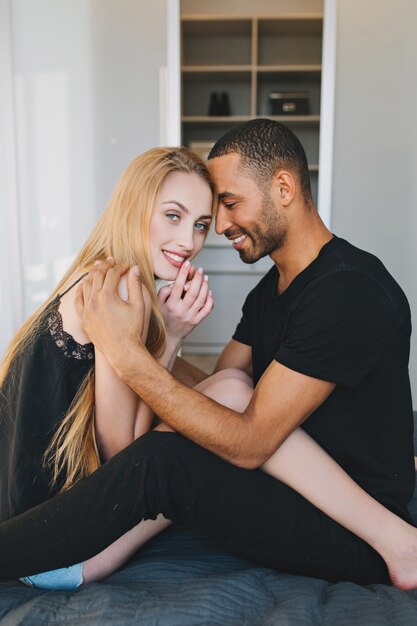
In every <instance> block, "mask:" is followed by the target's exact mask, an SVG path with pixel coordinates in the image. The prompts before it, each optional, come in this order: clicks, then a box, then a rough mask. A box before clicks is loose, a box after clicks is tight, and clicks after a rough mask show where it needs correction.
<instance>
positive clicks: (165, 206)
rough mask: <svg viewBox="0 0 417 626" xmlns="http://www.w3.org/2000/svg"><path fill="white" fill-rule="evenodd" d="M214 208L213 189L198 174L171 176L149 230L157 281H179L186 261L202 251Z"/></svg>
mask: <svg viewBox="0 0 417 626" xmlns="http://www.w3.org/2000/svg"><path fill="white" fill-rule="evenodd" d="M211 208H212V193H211V189H210V187H209V186H208V184H207V183H206V182H205V181H204V180H202V179H201V178H200V177H199V176H198V175H197V174H187V173H185V172H171V173H170V174H168V176H167V177H166V179H165V181H164V183H163V184H162V187H161V189H160V191H159V193H158V195H157V198H156V202H155V206H154V209H153V212H152V217H151V223H150V230H149V244H150V250H151V258H152V264H153V272H154V275H155V276H156V277H157V278H162V279H163V280H175V278H176V276H177V274H178V271H179V269H180V267H181V265H182V264H183V263H184V261H187V260H188V261H191V259H192V258H193V257H194V256H195V255H196V254H197V253H198V252H199V251H200V250H201V248H202V247H203V244H204V240H205V238H206V235H207V231H208V228H209V226H210V222H211V218H212V214H211Z"/></svg>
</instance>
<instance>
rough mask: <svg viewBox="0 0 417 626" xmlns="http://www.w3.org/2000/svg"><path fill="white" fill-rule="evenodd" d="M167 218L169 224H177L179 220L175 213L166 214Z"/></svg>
mask: <svg viewBox="0 0 417 626" xmlns="http://www.w3.org/2000/svg"><path fill="white" fill-rule="evenodd" d="M167 218H168V219H169V220H170V221H171V222H177V221H179V219H180V216H179V215H177V214H176V213H167Z"/></svg>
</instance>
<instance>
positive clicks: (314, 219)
mask: <svg viewBox="0 0 417 626" xmlns="http://www.w3.org/2000/svg"><path fill="white" fill-rule="evenodd" d="M332 238H333V235H332V233H331V232H330V231H329V230H328V228H326V226H325V225H324V224H323V222H322V221H321V219H320V217H319V216H318V215H317V214H315V215H312V216H311V217H309V218H308V219H305V220H303V223H302V224H297V227H296V228H293V229H292V230H291V229H289V231H288V233H287V238H286V241H285V243H284V245H283V246H282V247H281V248H280V249H279V250H277V251H275V252H273V253H272V254H271V259H272V260H273V261H274V263H275V265H276V267H277V269H278V272H279V282H278V292H279V293H282V292H283V291H285V289H287V287H289V285H290V284H291V283H292V281H293V280H294V278H295V277H296V276H298V274H300V273H301V272H302V271H303V270H305V268H306V267H308V266H309V265H310V264H311V263H312V262H313V261H314V259H316V258H317V257H318V255H319V254H320V250H321V249H322V247H323V246H324V245H325V244H326V243H328V242H329V241H330V240H331V239H332Z"/></svg>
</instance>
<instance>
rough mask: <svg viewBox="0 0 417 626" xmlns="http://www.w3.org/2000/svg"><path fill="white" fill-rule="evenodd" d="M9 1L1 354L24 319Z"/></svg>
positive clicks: (0, 9)
mask: <svg viewBox="0 0 417 626" xmlns="http://www.w3.org/2000/svg"><path fill="white" fill-rule="evenodd" d="M16 158H17V153H16V125H15V107H14V91H13V69H12V36H11V15H10V0H0V353H3V351H4V349H5V347H6V345H7V343H8V341H9V340H10V338H11V336H12V334H13V333H14V331H15V330H16V327H17V325H18V324H19V323H20V321H21V319H22V315H23V312H22V298H21V285H22V282H21V278H22V277H21V265H20V241H19V224H18V211H17V167H16Z"/></svg>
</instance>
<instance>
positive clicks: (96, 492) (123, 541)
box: [0, 148, 415, 589]
mask: <svg viewBox="0 0 417 626" xmlns="http://www.w3.org/2000/svg"><path fill="white" fill-rule="evenodd" d="M211 209H212V188H211V183H210V179H209V178H208V174H207V170H206V169H205V166H204V164H203V163H202V162H201V161H200V160H199V159H198V158H197V157H195V156H194V155H193V154H192V153H190V152H189V151H188V150H186V149H169V148H168V149H156V150H151V151H149V152H147V153H145V154H144V155H142V156H141V157H139V158H138V159H136V160H135V161H133V163H132V164H131V165H130V166H129V167H128V168H127V169H126V171H125V173H124V174H123V176H122V178H121V179H120V181H119V183H118V184H117V186H116V189H115V191H114V193H113V195H112V198H111V200H110V203H109V205H108V207H107V209H106V211H105V212H104V213H103V216H102V218H101V219H100V221H99V222H98V224H97V226H96V227H95V229H94V230H93V232H92V234H91V236H90V237H89V239H88V241H87V243H86V245H85V247H84V248H83V250H82V251H81V253H80V254H79V256H78V257H77V259H76V260H75V262H74V264H73V265H72V267H71V268H70V269H69V271H68V272H67V275H66V276H65V277H64V278H63V280H62V281H61V282H60V284H59V285H58V286H57V288H56V290H55V291H54V293H53V294H52V295H51V297H50V299H49V300H48V301H47V302H46V303H45V305H44V306H43V307H42V308H41V309H40V310H39V311H38V312H37V313H35V314H34V315H33V316H32V317H31V318H30V319H29V320H28V321H27V322H26V324H25V325H24V326H23V327H22V329H21V331H20V332H19V333H18V335H17V336H16V338H15V339H14V341H13V343H12V345H11V348H10V350H9V352H8V354H7V356H6V360H5V363H4V367H3V371H2V377H1V384H2V396H1V405H0V406H1V437H0V446H1V449H0V459H1V465H2V467H1V472H0V492H1V517H2V519H3V520H6V521H5V522H4V523H3V524H1V525H0V579H4V578H10V577H18V576H26V575H29V577H27V578H24V579H23V580H24V582H26V583H27V584H33V585H35V586H37V587H44V588H69V589H74V588H76V587H77V586H79V585H80V584H82V582H89V581H94V580H100V579H102V578H104V577H105V576H107V575H109V574H110V573H111V572H113V571H114V570H115V569H117V568H118V567H120V566H121V565H122V564H123V563H124V562H125V561H126V560H127V559H128V558H129V557H130V556H131V555H132V554H133V553H134V552H135V551H136V550H137V549H138V548H139V547H140V546H141V545H142V544H143V543H144V542H145V541H146V540H147V539H149V538H150V537H151V536H153V535H154V534H156V533H157V532H159V531H160V530H162V529H163V528H164V527H166V526H167V525H168V524H169V521H168V519H165V518H164V517H163V516H162V515H161V514H159V515H158V516H157V519H146V517H156V515H155V514H154V512H152V511H150V514H147V512H146V511H145V513H144V512H143V506H142V505H141V504H139V503H138V502H137V500H140V498H141V497H142V494H141V493H140V487H142V488H143V490H144V491H147V492H149V493H147V498H148V499H149V498H150V499H152V498H155V497H157V494H158V489H159V488H160V487H158V486H157V484H156V483H155V476H153V474H152V472H154V471H158V464H156V465H152V464H150V465H149V464H148V466H147V465H146V458H145V459H144V462H143V466H142V464H141V463H136V462H135V463H133V461H132V457H133V458H135V457H134V454H133V453H132V451H134V450H135V448H134V447H132V446H135V443H133V444H132V445H129V444H131V443H132V442H133V441H138V440H139V438H141V435H142V434H144V433H146V432H147V431H148V430H150V429H151V428H152V425H153V420H154V418H153V415H152V413H151V412H150V410H149V408H148V407H147V406H146V405H145V404H144V403H143V402H142V401H141V399H140V398H139V397H137V396H136V395H135V394H134V393H133V392H132V390H131V389H130V388H128V387H126V386H125V385H123V384H122V383H121V382H120V380H119V379H118V378H117V377H116V375H115V374H114V372H113V371H112V369H111V368H110V367H109V365H108V363H107V361H106V359H105V358H104V356H103V355H102V354H100V353H99V352H98V351H96V353H95V355H94V351H93V346H92V345H91V344H90V343H89V338H88V337H87V336H86V335H85V333H84V330H83V328H82V325H81V316H80V312H79V310H78V309H77V306H76V299H75V289H74V288H73V287H74V285H75V284H76V283H77V281H80V280H81V279H82V277H83V276H84V275H85V273H86V272H89V273H90V275H91V274H92V275H93V278H92V281H93V285H94V284H95V283H96V284H98V282H99V281H100V272H95V271H94V269H95V268H96V267H97V266H96V264H98V263H103V261H104V260H105V259H107V257H112V258H113V259H114V260H115V262H116V263H117V264H125V266H126V269H127V268H128V267H131V269H130V270H129V272H128V273H127V276H126V275H124V276H122V277H121V280H120V282H119V286H118V289H119V294H120V296H121V297H122V299H130V298H136V297H138V294H137V291H136V290H137V289H141V290H142V287H138V284H137V281H135V272H136V271H138V269H139V272H140V277H141V284H142V285H143V297H144V300H145V303H146V305H145V311H146V314H145V323H144V326H143V331H142V338H143V340H144V341H146V345H147V347H148V349H149V351H150V352H151V354H153V355H154V356H155V358H158V359H159V360H160V362H161V363H162V364H163V365H164V366H165V367H167V368H171V366H172V364H173V361H174V359H175V355H176V354H177V351H178V348H179V346H180V345H181V342H182V340H183V338H184V336H186V334H187V333H189V332H190V331H191V330H192V328H194V326H195V325H196V324H198V323H199V322H200V321H201V320H202V319H204V318H205V317H206V316H207V314H208V313H209V312H210V310H211V308H212V306H213V300H212V296H211V293H210V291H209V289H208V284H207V280H206V277H205V276H204V275H203V273H202V271H201V270H197V271H195V270H193V268H192V266H191V265H190V260H191V259H192V258H193V256H194V255H195V254H196V253H197V252H198V251H199V250H200V249H201V247H202V245H203V243H204V239H205V235H206V232H207V229H208V227H209V224H210V220H211ZM104 265H105V264H104ZM114 271H116V272H117V270H114ZM155 277H159V278H162V279H165V280H168V281H174V283H173V285H170V286H167V287H164V288H163V289H162V290H161V291H160V292H159V296H158V295H157V293H156V288H155V282H154V280H155ZM141 293H142V291H141ZM124 331H125V332H129V329H124ZM93 364H94V365H93ZM219 368H220V370H221V360H220V364H219ZM196 389H197V390H199V391H200V392H202V393H204V394H206V395H208V396H210V397H212V398H214V399H216V400H217V401H218V402H220V403H223V404H225V405H227V406H229V407H231V408H233V409H234V410H236V411H240V412H242V411H243V410H244V409H245V407H246V405H247V404H248V402H249V401H250V397H251V394H252V385H251V381H250V379H249V377H248V376H247V375H246V374H245V373H244V372H242V371H239V370H233V369H223V370H221V371H218V372H217V373H216V374H214V376H212V377H211V378H208V379H206V380H204V381H202V382H201V383H199V384H198V385H197V387H196ZM196 419H198V416H196ZM157 429H159V430H166V429H167V428H166V427H165V426H164V425H163V424H160V425H159V426H157ZM166 436H167V437H172V435H166ZM146 437H149V435H146ZM142 439H144V438H141V440H142ZM148 441H149V440H148ZM152 441H155V439H153V440H152ZM121 450H124V451H123V452H121V453H120V454H117V453H118V452H119V451H121ZM112 457H114V458H112ZM110 459H111V460H110ZM107 460H109V462H108V463H104V465H103V461H107ZM160 462H161V465H162V468H163V463H164V461H163V455H162V456H161V461H160ZM132 465H133V468H132ZM155 467H156V470H155ZM263 469H264V470H265V471H266V472H268V473H270V474H271V475H272V476H274V477H276V478H278V479H279V480H281V481H283V482H285V483H287V484H288V485H290V486H291V487H292V488H293V489H294V490H296V491H298V492H299V493H301V494H302V495H303V496H304V497H305V498H306V499H307V500H310V501H311V502H312V503H313V504H315V505H316V506H317V507H318V508H320V509H322V510H323V511H324V512H325V513H326V514H327V515H329V516H330V517H332V518H333V519H335V520H336V521H338V522H339V523H340V524H342V525H343V526H345V527H346V528H348V529H349V530H351V531H352V532H353V533H355V534H357V535H358V536H359V537H361V538H362V539H364V540H365V541H367V542H368V543H369V544H370V545H372V546H373V547H374V548H375V550H378V545H379V546H380V549H379V552H380V554H381V556H382V557H383V558H385V560H386V562H387V565H388V567H389V571H390V574H391V577H392V579H393V582H395V583H396V584H398V585H399V586H403V587H405V586H414V579H413V575H412V574H410V573H409V571H411V570H412V568H413V562H414V561H415V558H414V556H413V551H412V549H411V548H410V550H408V551H407V550H405V551H404V555H402V559H403V563H404V567H403V568H402V571H401V565H400V564H399V559H398V549H397V548H398V545H399V543H401V542H402V545H405V544H406V540H408V545H409V546H410V547H412V546H413V544H414V543H415V529H413V528H412V527H410V526H409V525H408V524H406V523H405V522H404V521H403V520H401V519H400V518H398V517H397V516H395V515H393V514H392V513H390V512H389V511H387V510H386V509H384V507H382V506H381V505H379V504H378V503H377V502H376V501H374V500H373V499H372V498H370V497H369V496H368V495H367V494H366V493H365V492H363V491H362V490H361V489H360V488H359V487H358V486H357V485H356V484H355V483H354V482H353V481H352V480H351V479H350V478H349V477H348V476H347V474H345V472H343V470H341V468H339V467H338V466H337V464H336V463H335V462H334V461H333V460H332V459H331V458H330V457H329V456H328V455H327V454H326V453H325V452H324V451H323V450H322V449H321V448H320V447H319V446H318V445H317V444H316V443H315V442H314V441H313V440H312V439H311V438H310V437H308V435H307V434H306V433H305V432H304V431H303V430H301V429H298V430H296V431H295V432H294V433H293V434H292V435H291V436H289V437H288V439H287V441H286V442H285V443H284V444H283V445H282V446H281V448H280V449H279V450H278V451H277V452H276V453H275V454H274V455H273V456H272V457H271V459H270V460H269V461H268V462H267V463H266V464H265V465H264V467H263ZM192 470H193V468H192V467H191V468H187V471H189V472H191V473H192ZM237 471H238V470H237ZM135 472H137V473H138V477H137V476H136V474H135ZM90 474H94V476H90V477H89V478H86V477H88V476H89V475H90ZM148 476H149V477H151V478H152V481H151V482H149V483H147V477H148ZM85 478H86V480H80V479H85ZM135 478H136V479H138V478H139V479H138V480H135ZM90 479H92V480H90ZM73 485H75V487H74V489H69V488H70V487H72V486H73ZM242 489H244V484H243V483H242ZM58 492H61V495H59V497H57V498H52V496H54V495H55V494H57V493H58ZM183 495H184V494H183ZM200 496H201V497H200V499H204V498H205V494H204V493H202V494H200ZM175 497H176V494H175V484H174V486H173V493H170V498H171V499H172V502H173V503H174V509H175ZM189 498H191V500H192V501H193V502H195V498H194V496H193V494H190V495H189ZM46 500H48V502H45V503H44V504H42V505H40V506H38V507H36V508H35V509H33V510H32V509H31V507H34V506H35V505H37V504H39V503H41V502H44V501H46ZM172 502H170V507H168V505H166V506H167V507H168V508H171V509H172ZM189 508H190V511H191V507H189ZM28 509H29V510H28ZM145 509H146V507H145ZM24 511H26V513H23V512H24ZM126 511H129V514H128V515H125V512H126ZM139 511H141V512H139ZM157 512H158V513H160V512H161V510H160V509H158V511H157ZM21 513H23V514H22V515H19V514H21ZM182 513H183V512H182ZM213 513H214V514H215V515H217V516H218V517H219V518H221V511H218V512H217V513H216V511H214V512H213ZM183 515H185V513H183ZM173 517H174V516H173ZM178 518H179V521H181V520H182V514H181V511H180V512H179V513H178ZM141 520H142V521H141ZM174 521H176V520H175V519H174ZM272 523H273V520H272ZM197 525H198V524H197ZM220 526H221V524H220V525H219V528H220ZM381 537H385V538H386V541H385V542H383V541H382V542H381V541H380V540H381ZM391 537H394V538H395V541H393V540H391V539H390V538H391ZM219 539H221V537H219ZM112 542H113V543H112ZM378 542H379V543H378ZM110 544H111V545H110ZM105 546H108V547H107V548H105ZM103 548H104V550H103ZM94 555H95V556H94ZM78 559H84V561H85V562H84V563H78V564H76V565H72V566H70V567H64V568H62V569H58V570H52V571H47V572H46V573H44V574H36V575H33V574H34V573H35V572H43V571H44V570H51V568H53V567H60V566H63V565H68V563H71V562H72V563H74V562H75V561H77V560H78ZM405 568H408V573H407V574H405V573H404V570H405Z"/></svg>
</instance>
